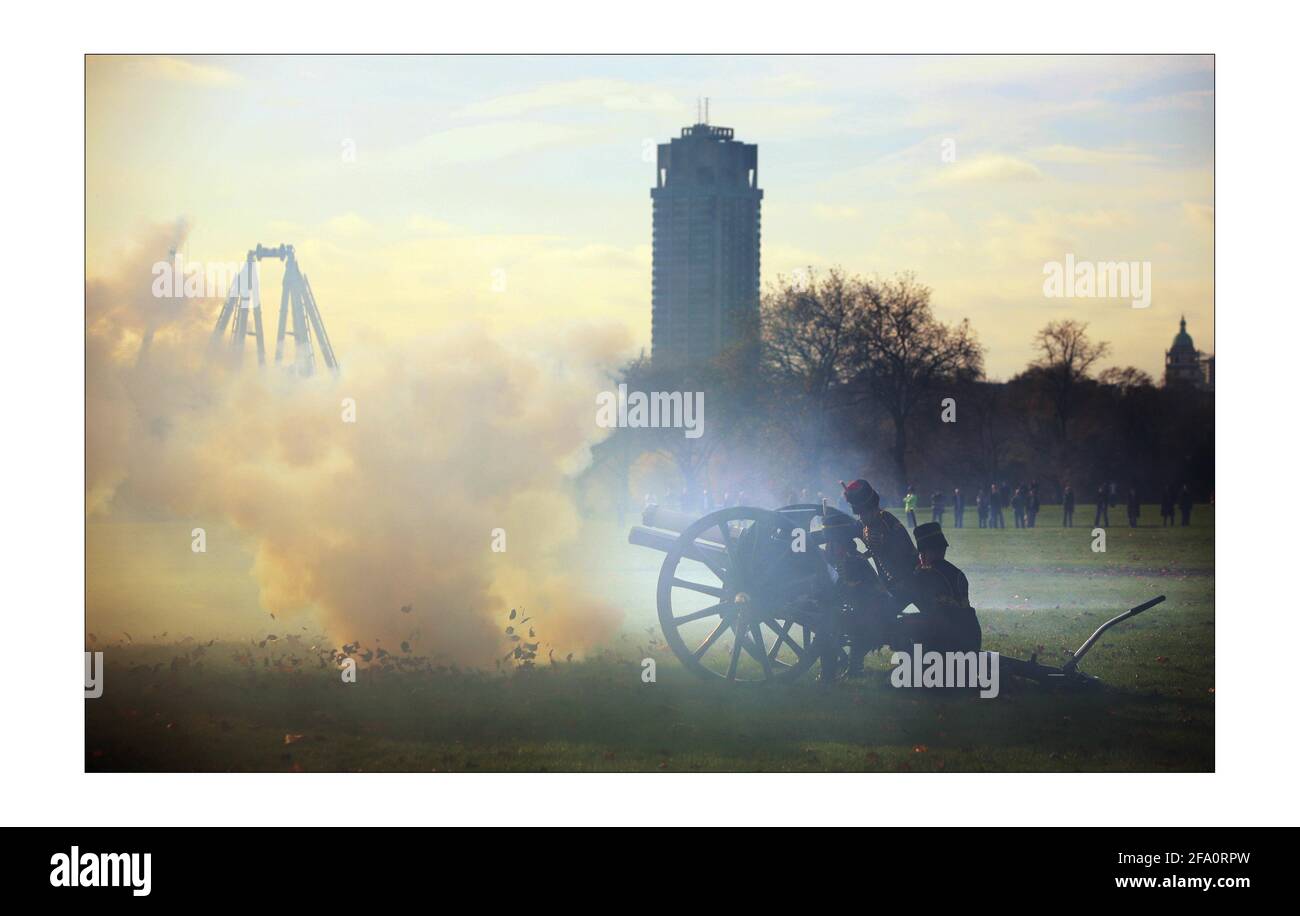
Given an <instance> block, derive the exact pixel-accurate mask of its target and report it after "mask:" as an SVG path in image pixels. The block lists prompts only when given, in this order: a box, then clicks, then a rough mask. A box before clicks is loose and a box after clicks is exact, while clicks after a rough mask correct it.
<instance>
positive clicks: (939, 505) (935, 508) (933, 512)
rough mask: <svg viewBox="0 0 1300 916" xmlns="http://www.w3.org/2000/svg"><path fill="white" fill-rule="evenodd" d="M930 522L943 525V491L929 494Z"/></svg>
mask: <svg viewBox="0 0 1300 916" xmlns="http://www.w3.org/2000/svg"><path fill="white" fill-rule="evenodd" d="M930 521H932V522H938V523H939V524H940V525H942V524H943V491H942V490H935V491H934V492H933V493H931V494H930Z"/></svg>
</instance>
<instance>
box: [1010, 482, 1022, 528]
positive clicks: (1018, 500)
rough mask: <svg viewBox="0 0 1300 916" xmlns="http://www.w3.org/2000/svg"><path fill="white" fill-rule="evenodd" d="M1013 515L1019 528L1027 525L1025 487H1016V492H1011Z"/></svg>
mask: <svg viewBox="0 0 1300 916" xmlns="http://www.w3.org/2000/svg"><path fill="white" fill-rule="evenodd" d="M1011 517H1012V519H1013V520H1014V521H1015V524H1016V527H1017V528H1023V527H1025V490H1024V487H1016V492H1014V493H1012V494H1011Z"/></svg>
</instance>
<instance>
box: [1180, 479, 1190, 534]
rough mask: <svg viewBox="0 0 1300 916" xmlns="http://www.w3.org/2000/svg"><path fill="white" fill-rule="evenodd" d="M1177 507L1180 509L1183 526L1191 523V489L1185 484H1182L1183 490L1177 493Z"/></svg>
mask: <svg viewBox="0 0 1300 916" xmlns="http://www.w3.org/2000/svg"><path fill="white" fill-rule="evenodd" d="M1178 508H1179V509H1181V510H1182V513H1183V527H1184V528H1186V527H1187V526H1188V525H1190V524H1191V523H1192V491H1191V490H1190V489H1188V487H1187V484H1183V491H1182V492H1181V493H1179V494H1178Z"/></svg>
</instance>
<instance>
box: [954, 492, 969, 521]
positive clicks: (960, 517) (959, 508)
mask: <svg viewBox="0 0 1300 916" xmlns="http://www.w3.org/2000/svg"><path fill="white" fill-rule="evenodd" d="M965 517H966V497H964V496H962V495H961V487H954V488H953V491H952V523H953V526H954V527H956V528H960V527H961V526H962V524H963V522H964V520H965Z"/></svg>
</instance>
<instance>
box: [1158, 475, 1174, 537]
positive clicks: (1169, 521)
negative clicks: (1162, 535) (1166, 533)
mask: <svg viewBox="0 0 1300 916" xmlns="http://www.w3.org/2000/svg"><path fill="white" fill-rule="evenodd" d="M1160 527H1161V528H1165V527H1168V528H1172V527H1174V485H1173V484H1169V485H1168V486H1166V487H1165V489H1164V493H1163V494H1162V495H1161V497H1160Z"/></svg>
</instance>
